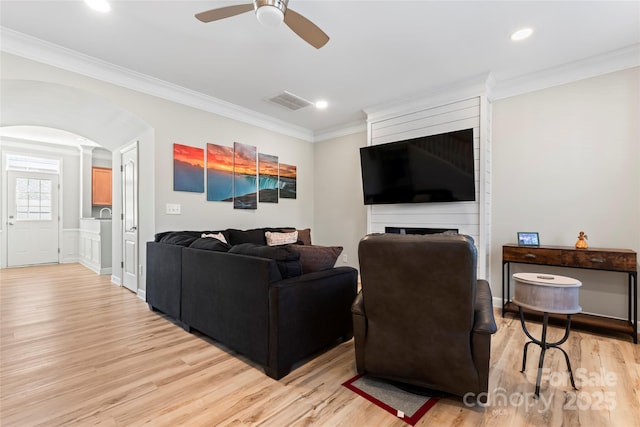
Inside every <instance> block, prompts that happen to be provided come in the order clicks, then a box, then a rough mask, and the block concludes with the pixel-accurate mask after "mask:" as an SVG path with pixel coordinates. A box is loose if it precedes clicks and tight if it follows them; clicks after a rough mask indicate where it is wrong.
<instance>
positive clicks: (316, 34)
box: [284, 9, 329, 49]
mask: <svg viewBox="0 0 640 427" xmlns="http://www.w3.org/2000/svg"><path fill="white" fill-rule="evenodd" d="M284 23H285V24H287V26H288V27H289V28H291V30H292V31H293V32H294V33H296V34H297V35H299V36H300V37H301V38H302V39H303V40H304V41H306V42H307V43H309V44H310V45H311V46H313V47H315V48H316V49H320V48H321V47H322V46H324V45H325V44H327V42H328V41H329V36H328V35H326V34H325V32H324V31H322V30H321V29H320V28H318V26H317V25H316V24H314V23H313V22H311V21H309V20H308V19H307V18H305V17H304V16H302V15H300V14H299V13H298V12H296V11H295V10H291V9H287V12H286V13H285V14H284Z"/></svg>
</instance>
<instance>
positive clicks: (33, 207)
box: [16, 178, 52, 221]
mask: <svg viewBox="0 0 640 427" xmlns="http://www.w3.org/2000/svg"><path fill="white" fill-rule="evenodd" d="M51 191H52V185H51V180H50V179H37V178H16V220H19V221H51V219H52V214H51Z"/></svg>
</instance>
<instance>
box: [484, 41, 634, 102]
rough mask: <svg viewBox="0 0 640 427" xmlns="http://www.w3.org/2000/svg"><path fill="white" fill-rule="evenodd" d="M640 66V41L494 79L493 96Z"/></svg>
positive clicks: (501, 95) (530, 90)
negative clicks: (567, 61)
mask: <svg viewBox="0 0 640 427" xmlns="http://www.w3.org/2000/svg"><path fill="white" fill-rule="evenodd" d="M638 66H640V44H635V45H631V46H627V47H625V48H622V49H618V50H614V51H611V52H607V53H605V54H603V55H598V56H593V57H590V58H586V59H583V60H580V61H575V62H570V63H567V64H563V65H561V66H559V67H554V68H548V69H545V70H541V71H538V72H535V73H531V74H526V75H524V76H520V77H516V78H512V79H507V80H504V81H497V82H496V84H495V86H494V88H493V92H492V99H494V100H495V99H503V98H509V97H512V96H517V95H522V94H525V93H529V92H534V91H537V90H542V89H547V88H550V87H553V86H560V85H563V84H567V83H572V82H575V81H578V80H584V79H588V78H591V77H597V76H600V75H603V74H608V73H613V72H616V71H621V70H626V69H628V68H633V67H638Z"/></svg>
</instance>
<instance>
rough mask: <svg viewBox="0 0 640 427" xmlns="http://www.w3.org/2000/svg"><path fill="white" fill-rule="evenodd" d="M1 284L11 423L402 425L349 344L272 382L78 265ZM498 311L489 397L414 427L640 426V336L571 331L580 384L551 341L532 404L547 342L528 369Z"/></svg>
mask: <svg viewBox="0 0 640 427" xmlns="http://www.w3.org/2000/svg"><path fill="white" fill-rule="evenodd" d="M0 285H1V294H0V297H1V311H0V313H1V328H2V329H1V343H0V344H1V351H0V357H1V365H0V366H1V371H0V424H1V425H2V426H3V427H8V426H36V425H46V426H55V425H82V426H84V425H95V424H101V425H121V426H137V425H143V424H147V425H153V426H176V425H189V426H198V425H202V426H217V425H232V426H244V425H262V426H289V425H296V426H301V425H322V426H338V425H343V426H402V425H405V424H404V423H403V422H401V421H399V420H397V419H396V418H395V417H393V416H392V415H390V414H388V413H386V412H385V411H383V410H382V409H379V408H378V407H376V406H374V405H372V404H371V403H369V402H368V401H366V400H365V399H363V398H361V397H359V396H357V395H356V394H355V393H353V392H351V391H349V390H347V389H346V388H344V387H342V386H341V384H342V382H344V381H345V380H347V379H349V378H351V377H352V376H354V375H355V366H354V354H353V343H352V341H350V342H347V343H344V344H342V345H340V346H338V347H336V348H333V349H332V350H329V351H328V352H326V353H324V354H322V355H320V356H319V357H317V358H316V359H314V360H313V361H311V362H309V363H307V364H305V365H303V366H302V367H300V368H298V369H296V370H294V371H293V372H292V373H291V374H289V375H288V376H286V377H285V378H284V379H282V380H280V381H274V380H272V379H271V378H269V377H267V376H266V375H264V373H263V372H262V371H261V370H260V369H258V368H257V367H256V366H255V365H253V364H251V363H250V362H248V361H247V360H246V359H243V358H242V357H240V356H238V355H235V354H232V353H230V352H228V351H226V350H225V349H224V348H223V347H221V346H219V345H217V344H215V343H213V342H212V341H211V340H208V339H206V338H204V337H202V336H200V335H198V334H189V333H187V332H185V331H184V330H182V329H181V328H180V327H178V326H176V325H175V324H174V323H172V322H171V321H170V320H168V319H167V318H165V317H163V316H162V315H159V314H158V313H154V312H151V311H149V309H148V308H147V305H146V303H145V302H144V301H142V300H140V299H139V298H137V297H136V296H135V295H134V294H133V293H131V292H129V291H127V290H126V289H124V288H120V287H117V286H115V285H112V284H110V283H109V278H108V276H98V275H96V274H94V273H93V272H91V271H89V270H87V269H85V268H84V267H82V266H80V265H77V264H67V265H56V266H43V267H30V268H19V269H3V270H0ZM496 320H497V322H498V323H499V325H498V327H499V330H498V333H497V334H496V335H494V338H493V341H492V354H491V378H490V384H489V390H490V392H491V394H490V397H489V406H487V407H486V408H481V407H478V406H475V407H467V406H465V404H464V403H463V401H462V399H443V400H441V401H440V402H438V404H437V405H436V406H435V407H434V408H433V409H432V410H431V411H429V412H428V413H427V414H426V415H425V417H424V418H423V419H422V420H421V421H420V422H419V423H418V425H420V426H427V425H428V426H454V425H455V426H494V425H510V426H538V427H539V426H598V427H601V426H615V427H619V426H624V427H627V426H640V397H639V396H640V395H639V390H640V346H638V345H634V344H633V343H632V342H631V340H630V339H629V338H628V337H617V338H616V337H613V338H612V337H609V336H605V335H594V334H590V333H586V332H579V331H577V330H576V331H572V333H571V337H570V339H569V341H568V342H567V343H565V344H564V346H563V347H564V348H565V349H566V350H567V351H568V353H569V355H570V358H571V360H572V362H573V368H574V372H576V374H578V371H577V370H578V369H581V371H579V372H583V374H582V375H581V376H580V377H579V378H578V382H579V384H578V387H579V388H580V391H579V392H574V391H572V389H571V386H570V385H569V383H568V382H566V384H564V382H565V381H563V378H561V374H562V373H564V372H565V367H564V359H563V358H562V355H561V354H560V353H559V352H558V351H549V352H548V353H547V359H546V360H545V367H548V368H550V371H551V372H552V375H550V379H549V381H543V383H542V390H541V392H542V398H541V399H540V400H539V401H537V402H535V401H533V399H531V395H530V394H531V393H532V392H533V388H534V385H535V373H536V369H535V366H536V364H537V357H538V354H539V350H537V349H533V348H531V349H530V356H529V366H528V369H527V373H526V375H524V374H521V373H520V372H519V370H520V363H521V357H522V346H523V344H524V342H525V337H524V334H523V332H522V330H521V327H520V324H519V321H517V320H516V319H514V318H513V317H510V316H508V317H507V318H504V319H503V318H502V317H500V316H499V315H498V313H497V311H496ZM531 330H532V332H533V333H539V332H540V326H539V325H538V324H532V325H531ZM561 332H562V331H560V330H559V329H557V328H554V329H553V330H552V331H551V332H550V334H551V337H550V338H551V339H554V338H559V337H560V336H561ZM550 382H553V383H554V384H553V385H551V384H550ZM500 396H502V397H503V398H506V402H505V401H504V399H503V400H500ZM529 405H531V406H529ZM545 408H548V410H546V409H545Z"/></svg>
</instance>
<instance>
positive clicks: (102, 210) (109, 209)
mask: <svg viewBox="0 0 640 427" xmlns="http://www.w3.org/2000/svg"><path fill="white" fill-rule="evenodd" d="M105 210H107V211H109V217H112V216H113V213H112V212H111V208H102V209H100V218H102V212H104V211H105Z"/></svg>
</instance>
